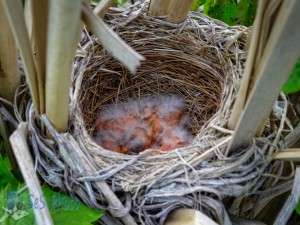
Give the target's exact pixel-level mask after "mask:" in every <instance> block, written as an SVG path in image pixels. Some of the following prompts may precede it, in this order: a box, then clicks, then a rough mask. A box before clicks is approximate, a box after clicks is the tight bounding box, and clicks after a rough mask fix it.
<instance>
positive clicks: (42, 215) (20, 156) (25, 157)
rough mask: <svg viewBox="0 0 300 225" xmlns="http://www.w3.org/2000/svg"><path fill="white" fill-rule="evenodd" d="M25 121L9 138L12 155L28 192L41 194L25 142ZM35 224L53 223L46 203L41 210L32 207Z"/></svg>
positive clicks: (47, 224)
mask: <svg viewBox="0 0 300 225" xmlns="http://www.w3.org/2000/svg"><path fill="white" fill-rule="evenodd" d="M27 136H28V130H27V123H24V122H22V123H20V124H19V126H18V128H17V130H16V131H15V132H14V133H13V134H12V135H11V137H10V138H9V141H10V144H11V146H12V149H13V152H14V155H15V156H16V159H17V162H18V164H19V167H20V169H21V172H22V175H23V177H24V180H25V182H26V184H27V186H28V189H29V193H30V194H32V195H34V196H42V195H43V192H42V188H41V185H40V182H39V179H38V176H37V174H36V171H35V168H34V163H33V160H32V158H31V153H30V150H29V147H28V143H27ZM33 212H34V215H35V219H36V223H37V225H53V221H52V218H51V216H50V212H49V208H48V206H47V205H45V207H44V208H43V209H42V210H41V209H40V208H39V207H33Z"/></svg>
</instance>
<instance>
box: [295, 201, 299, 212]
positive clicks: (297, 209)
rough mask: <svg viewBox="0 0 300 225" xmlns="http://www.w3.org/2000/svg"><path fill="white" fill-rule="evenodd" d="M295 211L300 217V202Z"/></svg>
mask: <svg viewBox="0 0 300 225" xmlns="http://www.w3.org/2000/svg"><path fill="white" fill-rule="evenodd" d="M295 210H296V212H297V213H298V214H299V215H300V202H298V205H297V206H296V208H295Z"/></svg>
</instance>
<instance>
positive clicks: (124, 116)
mask: <svg viewBox="0 0 300 225" xmlns="http://www.w3.org/2000/svg"><path fill="white" fill-rule="evenodd" d="M185 109H186V105H185V103H184V101H183V100H182V99H181V98H179V97H177V96H175V95H171V96H159V97H156V98H145V99H142V100H139V101H134V100H130V101H128V102H126V103H120V104H117V105H109V106H107V107H106V108H105V109H104V110H103V111H102V112H101V113H100V114H99V115H98V118H97V120H96V130H95V131H96V132H95V137H94V139H95V141H96V143H97V144H98V145H100V146H102V147H103V148H105V149H108V150H112V151H116V152H119V153H123V154H138V153H139V152H142V151H144V150H146V149H149V148H157V149H158V150H164V151H169V150H172V149H175V148H180V147H183V146H186V145H188V144H190V143H191V142H192V139H193V137H192V135H190V134H189V133H188V131H187V130H186V128H185V127H186V122H187V117H186V116H184V111H185Z"/></svg>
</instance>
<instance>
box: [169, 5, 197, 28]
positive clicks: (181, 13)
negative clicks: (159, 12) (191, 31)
mask: <svg viewBox="0 0 300 225" xmlns="http://www.w3.org/2000/svg"><path fill="white" fill-rule="evenodd" d="M192 4H193V0H185V1H183V0H175V1H174V3H173V5H172V7H171V9H170V12H169V14H168V17H167V21H169V22H171V23H181V22H183V21H184V20H185V19H186V17H187V15H188V12H189V11H190V9H191V7H192Z"/></svg>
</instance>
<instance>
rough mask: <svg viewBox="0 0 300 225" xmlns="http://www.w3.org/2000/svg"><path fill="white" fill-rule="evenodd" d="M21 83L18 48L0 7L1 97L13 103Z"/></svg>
mask: <svg viewBox="0 0 300 225" xmlns="http://www.w3.org/2000/svg"><path fill="white" fill-rule="evenodd" d="M20 83H21V76H20V74H19V64H18V55H17V47H16V44H15V41H14V37H13V34H12V31H11V29H10V27H9V24H8V21H7V18H6V16H5V13H4V9H3V7H0V96H1V97H3V98H5V99H7V100H9V101H11V102H13V100H14V95H15V91H16V89H17V87H18V86H19V85H20Z"/></svg>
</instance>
